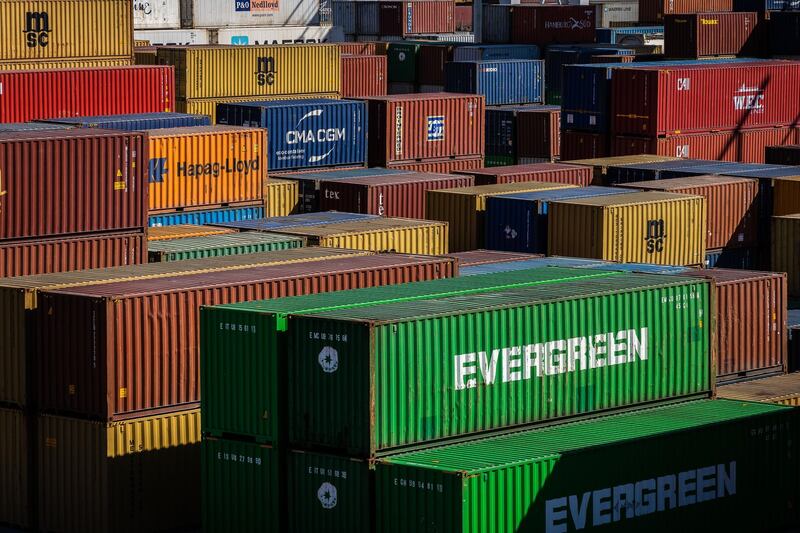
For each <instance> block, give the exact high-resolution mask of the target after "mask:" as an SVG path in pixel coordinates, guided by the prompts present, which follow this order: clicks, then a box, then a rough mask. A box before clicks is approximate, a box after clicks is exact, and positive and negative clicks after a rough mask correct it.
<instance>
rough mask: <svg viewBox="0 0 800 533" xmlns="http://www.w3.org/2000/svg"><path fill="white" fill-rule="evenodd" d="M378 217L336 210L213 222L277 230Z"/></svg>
mask: <svg viewBox="0 0 800 533" xmlns="http://www.w3.org/2000/svg"><path fill="white" fill-rule="evenodd" d="M371 218H379V217H378V216H377V215H367V214H362V213H340V212H338V211H324V212H321V213H304V214H301V215H287V216H285V217H273V218H259V219H254V220H241V221H236V222H221V223H215V224H214V225H215V226H222V227H225V228H236V229H240V230H255V231H279V230H281V229H286V228H296V227H300V226H315V225H318V224H335V223H338V222H349V221H357V220H367V219H371Z"/></svg>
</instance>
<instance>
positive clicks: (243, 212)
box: [148, 182, 269, 228]
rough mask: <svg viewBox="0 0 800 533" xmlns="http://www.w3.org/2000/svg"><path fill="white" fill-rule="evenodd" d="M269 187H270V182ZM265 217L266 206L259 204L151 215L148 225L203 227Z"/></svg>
mask: <svg viewBox="0 0 800 533" xmlns="http://www.w3.org/2000/svg"><path fill="white" fill-rule="evenodd" d="M267 185H268V186H269V182H268V184H267ZM267 201H269V200H267ZM264 216H265V215H264V204H263V203H260V202H259V203H258V204H255V205H250V206H245V207H223V208H220V209H210V210H206V211H181V212H179V213H163V214H160V215H151V216H150V217H149V218H148V225H149V226H150V227H151V228H153V227H161V226H171V225H174V224H197V225H203V224H214V223H223V222H237V221H242V220H252V219H254V218H263V217H264Z"/></svg>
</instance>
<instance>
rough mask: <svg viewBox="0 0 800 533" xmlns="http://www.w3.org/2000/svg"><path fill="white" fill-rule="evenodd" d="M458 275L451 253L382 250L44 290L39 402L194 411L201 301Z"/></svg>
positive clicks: (125, 411)
mask: <svg viewBox="0 0 800 533" xmlns="http://www.w3.org/2000/svg"><path fill="white" fill-rule="evenodd" d="M457 274H458V266H457V261H456V260H455V259H452V258H449V257H435V256H421V255H420V256H416V255H405V254H385V255H380V254H379V255H370V256H358V257H349V258H347V259H333V260H329V261H316V262H311V263H292V264H286V265H275V266H266V267H257V268H249V269H240V270H228V271H223V272H212V273H203V274H191V275H184V276H174V277H167V278H156V279H147V280H138V281H126V282H119V283H107V284H102V285H88V286H83V287H73V288H69V289H62V290H55V291H52V292H44V293H42V294H41V295H40V296H39V307H38V308H37V310H36V311H34V321H35V322H34V323H35V325H36V331H37V332H38V336H37V338H36V339H35V341H34V342H35V345H34V348H33V350H34V353H35V357H36V360H37V361H39V362H40V364H41V366H40V368H41V369H42V371H40V372H38V373H37V374H38V375H37V378H36V379H37V380H38V382H39V390H38V396H39V405H40V408H41V409H42V410H43V411H58V412H64V413H72V414H77V415H80V416H86V417H90V418H94V419H100V420H114V419H120V418H126V417H131V416H138V415H141V414H143V413H142V412H143V411H150V412H154V411H157V410H162V411H166V410H178V409H182V408H186V407H188V406H192V405H194V404H196V403H197V402H199V401H200V372H199V368H198V367H199V361H200V358H199V354H198V346H199V335H198V333H199V309H200V306H202V305H217V304H225V303H234V302H243V301H247V300H259V299H265V298H278V297H283V296H294V295H303V294H313V293H320V292H330V291H337V290H345V289H354V288H359V287H372V286H377V285H391V284H396V283H406V282H412V281H421V280H428V279H440V278H449V277H452V276H455V275H457ZM134 413H136V415H134Z"/></svg>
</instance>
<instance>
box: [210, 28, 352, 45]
mask: <svg viewBox="0 0 800 533" xmlns="http://www.w3.org/2000/svg"><path fill="white" fill-rule="evenodd" d="M209 33H210V39H211V42H212V44H236V45H248V44H256V45H260V44H292V43H329V42H330V43H340V42H343V41H344V33H343V32H342V28H341V27H339V26H284V27H282V28H220V29H219V30H209Z"/></svg>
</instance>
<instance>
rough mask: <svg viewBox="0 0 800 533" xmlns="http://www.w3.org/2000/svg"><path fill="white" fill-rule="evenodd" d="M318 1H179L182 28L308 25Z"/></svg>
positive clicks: (315, 14)
mask: <svg viewBox="0 0 800 533" xmlns="http://www.w3.org/2000/svg"><path fill="white" fill-rule="evenodd" d="M319 9H320V0H226V1H225V2H222V1H220V0H181V24H182V25H183V27H184V28H225V27H231V26H233V27H236V26H238V27H244V28H253V27H258V26H311V25H314V24H317V23H319Z"/></svg>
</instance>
